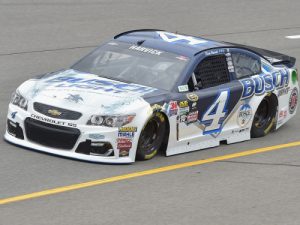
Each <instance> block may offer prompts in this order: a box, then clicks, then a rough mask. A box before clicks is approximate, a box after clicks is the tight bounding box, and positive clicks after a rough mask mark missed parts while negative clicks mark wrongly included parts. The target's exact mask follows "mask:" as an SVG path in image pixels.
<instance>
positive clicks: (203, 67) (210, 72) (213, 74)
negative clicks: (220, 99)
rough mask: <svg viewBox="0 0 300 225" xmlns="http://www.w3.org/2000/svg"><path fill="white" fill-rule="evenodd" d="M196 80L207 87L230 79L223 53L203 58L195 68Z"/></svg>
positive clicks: (203, 86)
mask: <svg viewBox="0 0 300 225" xmlns="http://www.w3.org/2000/svg"><path fill="white" fill-rule="evenodd" d="M195 75H196V80H197V82H198V83H200V84H201V87H202V88H209V87H214V86H218V85H220V84H224V83H227V82H229V81H230V77H229V72H228V65H227V61H226V57H225V56H224V55H215V56H209V57H207V58H205V59H204V60H203V61H202V62H201V63H200V64H199V65H198V66H197V68H196V70H195Z"/></svg>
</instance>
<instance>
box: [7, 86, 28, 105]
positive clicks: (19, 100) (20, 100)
mask: <svg viewBox="0 0 300 225" xmlns="http://www.w3.org/2000/svg"><path fill="white" fill-rule="evenodd" d="M10 102H11V103H12V104H13V105H16V106H19V107H20V108H21V109H24V110H27V107H28V101H27V99H26V98H25V97H23V96H22V95H21V94H20V93H19V92H18V91H16V92H14V93H13V94H12V97H11V101H10Z"/></svg>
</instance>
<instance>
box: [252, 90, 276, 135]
mask: <svg viewBox="0 0 300 225" xmlns="http://www.w3.org/2000/svg"><path fill="white" fill-rule="evenodd" d="M277 105H278V101H277V97H276V96H275V95H270V96H267V97H265V98H264V99H263V100H262V101H261V103H260V104H259V106H258V108H257V111H256V113H255V115H254V118H253V123H252V127H251V137H253V138H257V137H263V136H265V135H267V134H268V133H270V132H271V131H272V130H273V128H274V125H275V121H276V119H275V117H276V113H277Z"/></svg>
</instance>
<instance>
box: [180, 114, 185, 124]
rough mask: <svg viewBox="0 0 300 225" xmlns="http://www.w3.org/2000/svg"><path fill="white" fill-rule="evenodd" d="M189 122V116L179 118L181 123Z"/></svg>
mask: <svg viewBox="0 0 300 225" xmlns="http://www.w3.org/2000/svg"><path fill="white" fill-rule="evenodd" d="M186 121H187V114H184V115H181V116H179V122H180V123H185V122H186Z"/></svg>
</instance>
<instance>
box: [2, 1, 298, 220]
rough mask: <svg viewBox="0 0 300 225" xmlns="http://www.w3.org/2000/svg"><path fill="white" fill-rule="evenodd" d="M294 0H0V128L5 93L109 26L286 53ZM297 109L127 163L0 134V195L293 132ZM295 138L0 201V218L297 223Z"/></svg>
mask: <svg viewBox="0 0 300 225" xmlns="http://www.w3.org/2000/svg"><path fill="white" fill-rule="evenodd" d="M299 12H300V1H299V0H289V1H280V0H273V1H271V0H252V1H247V0H227V1H217V0H207V1H203V0H186V1H180V0H162V1H154V0H153V1H151V0H126V1H121V0H118V1H116V0H82V1H79V0H61V1H60V0H0V71H1V72H0V74H1V75H0V105H1V108H0V130H1V132H0V135H1V136H3V134H4V131H5V122H6V112H7V105H8V102H9V100H10V95H11V93H12V92H13V91H14V90H15V88H16V87H17V86H18V85H19V84H20V83H21V82H23V81H25V80H26V79H28V78H30V77H32V76H35V75H39V74H43V73H46V72H49V71H55V70H58V69H61V68H67V67H69V66H70V65H71V64H72V63H73V62H75V61H76V60H78V59H79V58H80V57H82V56H84V55H85V54H86V53H88V52H89V51H90V50H92V49H93V48H94V47H96V46H97V45H99V44H101V43H102V42H104V41H106V40H108V39H110V38H111V37H112V36H114V35H115V34H117V33H120V32H122V31H125V30H131V29H138V28H158V29H165V30H168V31H178V32H181V33H186V34H193V35H201V36H204V37H207V38H211V39H217V40H225V41H230V42H237V43H242V44H248V45H253V46H257V47H263V48H266V49H270V50H274V51H279V52H282V53H285V54H287V55H291V56H294V57H296V58H298V62H297V67H298V68H300V63H299V62H300V39H287V38H285V36H289V35H300V19H299V18H300V17H299ZM299 119H300V113H298V115H297V116H295V117H294V118H293V119H292V120H290V121H289V122H288V123H287V124H285V125H284V126H283V127H282V128H281V129H279V130H278V131H276V132H274V133H271V134H270V135H269V136H267V137H264V138H260V139H252V140H251V141H247V142H243V143H238V144H233V145H221V146H220V147H217V148H211V149H207V150H202V151H196V152H192V153H188V154H182V155H177V156H172V157H163V156H158V157H156V158H154V159H153V160H150V161H146V162H137V163H135V164H132V165H102V164H93V163H86V162H80V161H76V160H70V159H65V158H59V157H56V156H51V155H48V154H42V153H38V152H34V151H29V150H26V149H23V148H19V147H16V146H13V145H10V144H8V143H6V142H5V141H3V140H2V139H0V199H7V198H10V197H12V196H22V195H24V194H28V193H35V192H38V191H43V190H47V189H53V188H56V187H64V186H66V185H73V184H78V183H83V182H88V181H93V180H99V179H103V178H109V177H112V176H116V175H123V174H128V173H133V172H137V171H144V170H149V169H153V168H158V167H163V166H167V165H173V164H180V163H185V162H190V161H195V160H200V159H208V158H214V157H217V156H222V155H228V154H233V153H239V152H243V151H246V150H251V149H257V148H262V147H266V146H274V145H279V144H286V143H290V142H296V141H300V136H299V131H300V120H299ZM299 148H300V147H299V146H298V147H297V146H294V147H289V148H282V149H278V150H276V151H269V152H264V153H258V154H252V155H248V156H243V157H238V158H232V159H228V160H222V161H217V162H212V163H206V164H201V165H197V166H193V167H186V168H182V169H177V170H172V171H168V172H164V173H159V174H153V175H148V176H141V177H136V178H133V179H124V180H122V181H117V182H112V183H107V184H103V185H96V186H92V187H87V188H80V189H77V190H72V191H65V192H63V193H58V194H53V195H47V196H42V197H38V198H33V199H26V200H22V201H16V202H11V203H7V204H3V205H0V224H1V225H44V224H45V225H46V224H47V225H48V224H51V225H60V224H61V225H65V224H72V225H85V224H87V225H100V224H101V225H102V224H122V225H125V224H128V225H134V224H139V225H141V224H144V225H148V224H149V225H154V224H155V225H156V224H157V225H160V224H166V225H170V224H172V225H177V224H178V225H182V224H201V225H202V224H203V225H219V224H220V225H299V224H300V213H299V210H300V154H299V153H300V149H299Z"/></svg>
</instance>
